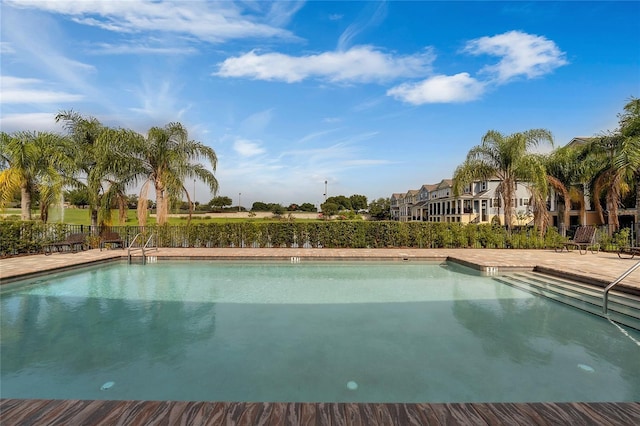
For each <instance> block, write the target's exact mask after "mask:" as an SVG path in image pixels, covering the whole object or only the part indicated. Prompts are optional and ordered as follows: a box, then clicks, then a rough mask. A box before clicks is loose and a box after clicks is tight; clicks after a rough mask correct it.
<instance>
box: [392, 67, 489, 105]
mask: <svg viewBox="0 0 640 426" xmlns="http://www.w3.org/2000/svg"><path fill="white" fill-rule="evenodd" d="M484 90H485V84H484V83H482V82H480V81H478V80H476V79H474V78H473V77H471V76H469V74H467V73H466V72H465V73H460V74H456V75H452V76H448V75H436V76H433V77H430V78H428V79H426V80H423V81H420V82H417V83H404V84H401V85H399V86H396V87H393V88H391V89H389V90H388V91H387V95H389V96H392V97H394V98H395V99H398V100H401V101H403V102H407V103H410V104H413V105H421V104H427V103H451V102H469V101H473V100H475V99H478V98H479V97H480V96H481V95H482V94H483V93H484Z"/></svg>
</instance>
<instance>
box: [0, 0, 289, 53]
mask: <svg viewBox="0 0 640 426" xmlns="http://www.w3.org/2000/svg"><path fill="white" fill-rule="evenodd" d="M5 3H6V4H8V5H11V6H14V7H20V8H30V9H38V10H43V11H46V12H50V13H56V14H60V15H66V16H69V17H70V18H71V19H72V20H73V21H75V22H76V23H78V24H82V25H88V26H94V27H98V28H101V29H104V30H107V31H113V32H118V33H124V34H135V33H138V32H141V31H154V32H163V33H173V34H184V35H189V36H192V37H195V38H197V39H199V40H203V41H207V42H211V43H220V42H224V41H227V40H231V39H241V38H248V37H260V38H266V37H278V38H290V39H291V38H295V37H294V36H293V35H292V34H291V33H290V32H289V31H287V30H284V29H281V28H278V27H276V26H273V25H272V24H269V23H263V22H260V21H261V20H269V21H270V22H275V23H282V22H287V20H288V19H289V17H290V16H291V15H292V14H294V13H295V12H296V11H297V10H298V9H299V8H300V4H299V3H296V2H282V3H283V4H278V5H277V6H272V7H271V8H269V10H268V11H267V16H266V17H265V16H259V15H256V14H255V13H252V12H254V11H252V10H250V9H243V8H242V5H243V4H242V3H240V4H237V3H233V2H211V3H210V2H193V1H190V2H175V1H151V0H143V1H78V0H75V1H73V0H67V1H50V2H49V1H47V2H44V1H29V0H11V1H6V2H5ZM278 3H280V2H278Z"/></svg>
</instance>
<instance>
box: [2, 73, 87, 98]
mask: <svg viewBox="0 0 640 426" xmlns="http://www.w3.org/2000/svg"><path fill="white" fill-rule="evenodd" d="M42 85H44V82H43V81H41V80H38V79H35V78H20V77H12V76H0V88H1V89H2V90H1V91H0V103H2V104H48V103H59V102H77V101H81V100H82V99H84V96H82V95H78V94H73V93H67V92H62V91H56V90H49V89H47V88H43V87H38V86H42Z"/></svg>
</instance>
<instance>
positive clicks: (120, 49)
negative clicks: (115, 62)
mask: <svg viewBox="0 0 640 426" xmlns="http://www.w3.org/2000/svg"><path fill="white" fill-rule="evenodd" d="M88 53H91V54H94V55H193V54H196V53H198V50H197V49H196V48H195V47H193V46H174V47H168V46H154V45H149V44H141V43H124V44H110V43H100V44H95V45H92V46H91V50H90V51H89V52H88Z"/></svg>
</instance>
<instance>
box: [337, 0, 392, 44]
mask: <svg viewBox="0 0 640 426" xmlns="http://www.w3.org/2000/svg"><path fill="white" fill-rule="evenodd" d="M386 16H387V3H386V2H385V1H378V2H374V3H369V6H368V7H365V8H364V11H363V13H361V15H360V17H359V18H358V19H357V20H356V21H355V22H353V23H352V24H351V25H349V26H348V27H347V29H346V30H344V32H343V33H342V34H341V35H340V38H339V39H338V50H346V49H347V48H348V47H349V46H351V43H352V40H353V39H355V38H356V37H357V36H358V34H360V33H362V32H364V31H365V30H366V29H367V28H369V27H374V26H376V25H378V24H380V22H382V21H383V20H384V18H385V17H386Z"/></svg>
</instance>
